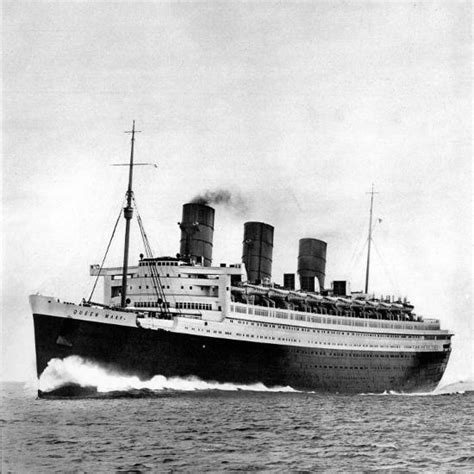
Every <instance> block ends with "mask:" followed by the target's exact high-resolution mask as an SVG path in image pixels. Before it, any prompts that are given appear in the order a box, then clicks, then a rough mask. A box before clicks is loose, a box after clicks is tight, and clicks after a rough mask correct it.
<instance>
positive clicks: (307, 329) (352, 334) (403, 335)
mask: <svg viewBox="0 0 474 474" xmlns="http://www.w3.org/2000/svg"><path fill="white" fill-rule="evenodd" d="M229 321H230V322H231V323H233V322H234V320H233V319H230V320H229ZM236 321H237V323H238V324H247V325H250V326H260V327H269V328H276V329H284V330H291V331H301V332H315V333H319V334H337V335H342V336H346V335H347V336H358V337H360V336H361V333H356V332H350V331H331V330H325V329H309V328H301V327H298V326H288V325H283V324H267V323H256V322H253V321H243V320H242V321H241V320H239V319H237V320H236ZM363 336H370V337H390V338H402V339H427V340H433V339H437V340H444V339H450V337H449V336H445V335H443V336H429V335H428V336H422V335H420V336H418V335H413V334H376V333H364V334H363Z"/></svg>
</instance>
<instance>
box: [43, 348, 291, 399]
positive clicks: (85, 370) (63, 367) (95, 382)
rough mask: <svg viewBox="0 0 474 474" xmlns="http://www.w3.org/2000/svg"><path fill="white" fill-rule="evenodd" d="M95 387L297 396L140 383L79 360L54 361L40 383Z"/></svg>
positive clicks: (175, 381)
mask: <svg viewBox="0 0 474 474" xmlns="http://www.w3.org/2000/svg"><path fill="white" fill-rule="evenodd" d="M70 384H76V385H79V386H81V387H95V388H96V389H97V392H100V393H106V392H113V391H128V390H142V389H147V390H176V391H196V390H223V391H237V390H247V391H253V392H295V390H293V389H292V388H291V387H272V388H268V387H266V386H265V385H264V384H262V383H255V384H251V385H240V384H233V383H218V382H205V381H203V380H200V379H198V378H196V377H186V378H181V377H169V378H168V377H164V376H163V375H155V376H154V377H153V378H151V379H150V380H140V379H139V378H138V377H136V376H127V375H120V374H117V373H113V372H111V371H109V370H107V369H105V368H104V367H101V366H100V365H99V364H96V363H93V362H90V361H88V360H85V359H83V358H81V357H79V356H70V357H66V358H65V359H52V360H51V361H50V362H49V363H48V366H47V367H46V369H45V370H44V372H43V373H42V374H41V376H40V379H39V390H41V391H42V392H51V391H52V390H56V389H58V388H61V387H63V386H66V385H70Z"/></svg>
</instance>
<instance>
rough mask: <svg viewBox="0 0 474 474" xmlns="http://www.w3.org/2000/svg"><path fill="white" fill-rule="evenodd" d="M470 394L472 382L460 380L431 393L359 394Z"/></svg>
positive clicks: (414, 395) (384, 393) (385, 393)
mask: <svg viewBox="0 0 474 474" xmlns="http://www.w3.org/2000/svg"><path fill="white" fill-rule="evenodd" d="M470 392H474V381H469V380H468V381H463V380H460V381H459V382H455V383H450V384H448V385H442V386H438V387H436V388H435V389H434V390H433V391H431V392H412V393H405V392H396V391H394V390H388V391H385V392H383V393H361V395H377V396H381V395H391V396H399V397H433V396H440V395H463V394H465V393H470Z"/></svg>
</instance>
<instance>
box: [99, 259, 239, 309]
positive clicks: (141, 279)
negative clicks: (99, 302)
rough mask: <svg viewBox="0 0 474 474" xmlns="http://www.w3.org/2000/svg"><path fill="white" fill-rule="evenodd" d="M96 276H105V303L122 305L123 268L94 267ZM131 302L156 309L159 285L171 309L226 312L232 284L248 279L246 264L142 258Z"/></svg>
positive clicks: (131, 271)
mask: <svg viewBox="0 0 474 474" xmlns="http://www.w3.org/2000/svg"><path fill="white" fill-rule="evenodd" d="M90 274H91V275H92V276H102V277H104V280H103V281H104V303H105V304H107V305H111V306H116V305H119V304H120V297H121V290H122V267H111V268H102V269H100V267H99V266H98V265H91V267H90ZM127 275H128V276H127V299H128V300H129V302H128V303H127V304H128V305H129V306H135V307H155V306H156V303H157V299H158V297H157V294H158V292H157V289H158V288H157V286H158V285H161V289H162V291H163V294H164V295H165V298H166V303H167V306H168V307H170V308H176V309H198V310H209V311H223V312H225V307H226V304H227V301H228V300H230V288H231V285H235V284H237V283H239V282H242V281H245V280H246V272H245V267H244V265H243V264H240V263H237V264H231V265H227V264H220V265H219V266H213V267H211V266H201V265H195V264H191V263H189V262H187V261H184V260H181V259H179V258H174V257H158V258H141V259H140V260H139V262H138V266H131V267H129V268H128V274H127Z"/></svg>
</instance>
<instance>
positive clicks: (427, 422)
mask: <svg viewBox="0 0 474 474" xmlns="http://www.w3.org/2000/svg"><path fill="white" fill-rule="evenodd" d="M473 405H474V393H473V392H466V393H464V394H459V393H452V394H448V395H436V396H403V395H356V396H354V395H351V396H349V395H317V394H312V393H284V392H281V393H266V392H250V391H237V392H225V391H212V390H208V391H199V392H186V391H149V390H146V391H143V390H141V391H140V390H138V391H137V390H134V391H131V392H129V393H128V394H127V396H125V397H111V396H110V394H109V395H107V394H104V396H103V397H102V398H99V399H81V400H77V399H66V400H39V399H37V398H36V396H35V391H34V390H32V389H31V388H29V389H28V388H25V386H24V385H23V384H12V383H7V384H2V420H1V423H2V443H3V447H2V455H3V458H2V472H9V471H13V472H51V471H56V472H58V471H61V472H64V471H88V472H97V471H102V472H103V471H134V472H139V471H148V470H152V471H194V472H196V471H198V472H202V471H224V470H231V471H235V470H243V471H251V470H276V471H287V470H308V471H317V470H333V471H354V470H362V469H364V470H371V469H388V470H397V471H398V470H404V471H405V470H412V471H439V470H451V471H460V470H464V471H471V470H474V447H473V428H472V423H473V416H472V415H473Z"/></svg>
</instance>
